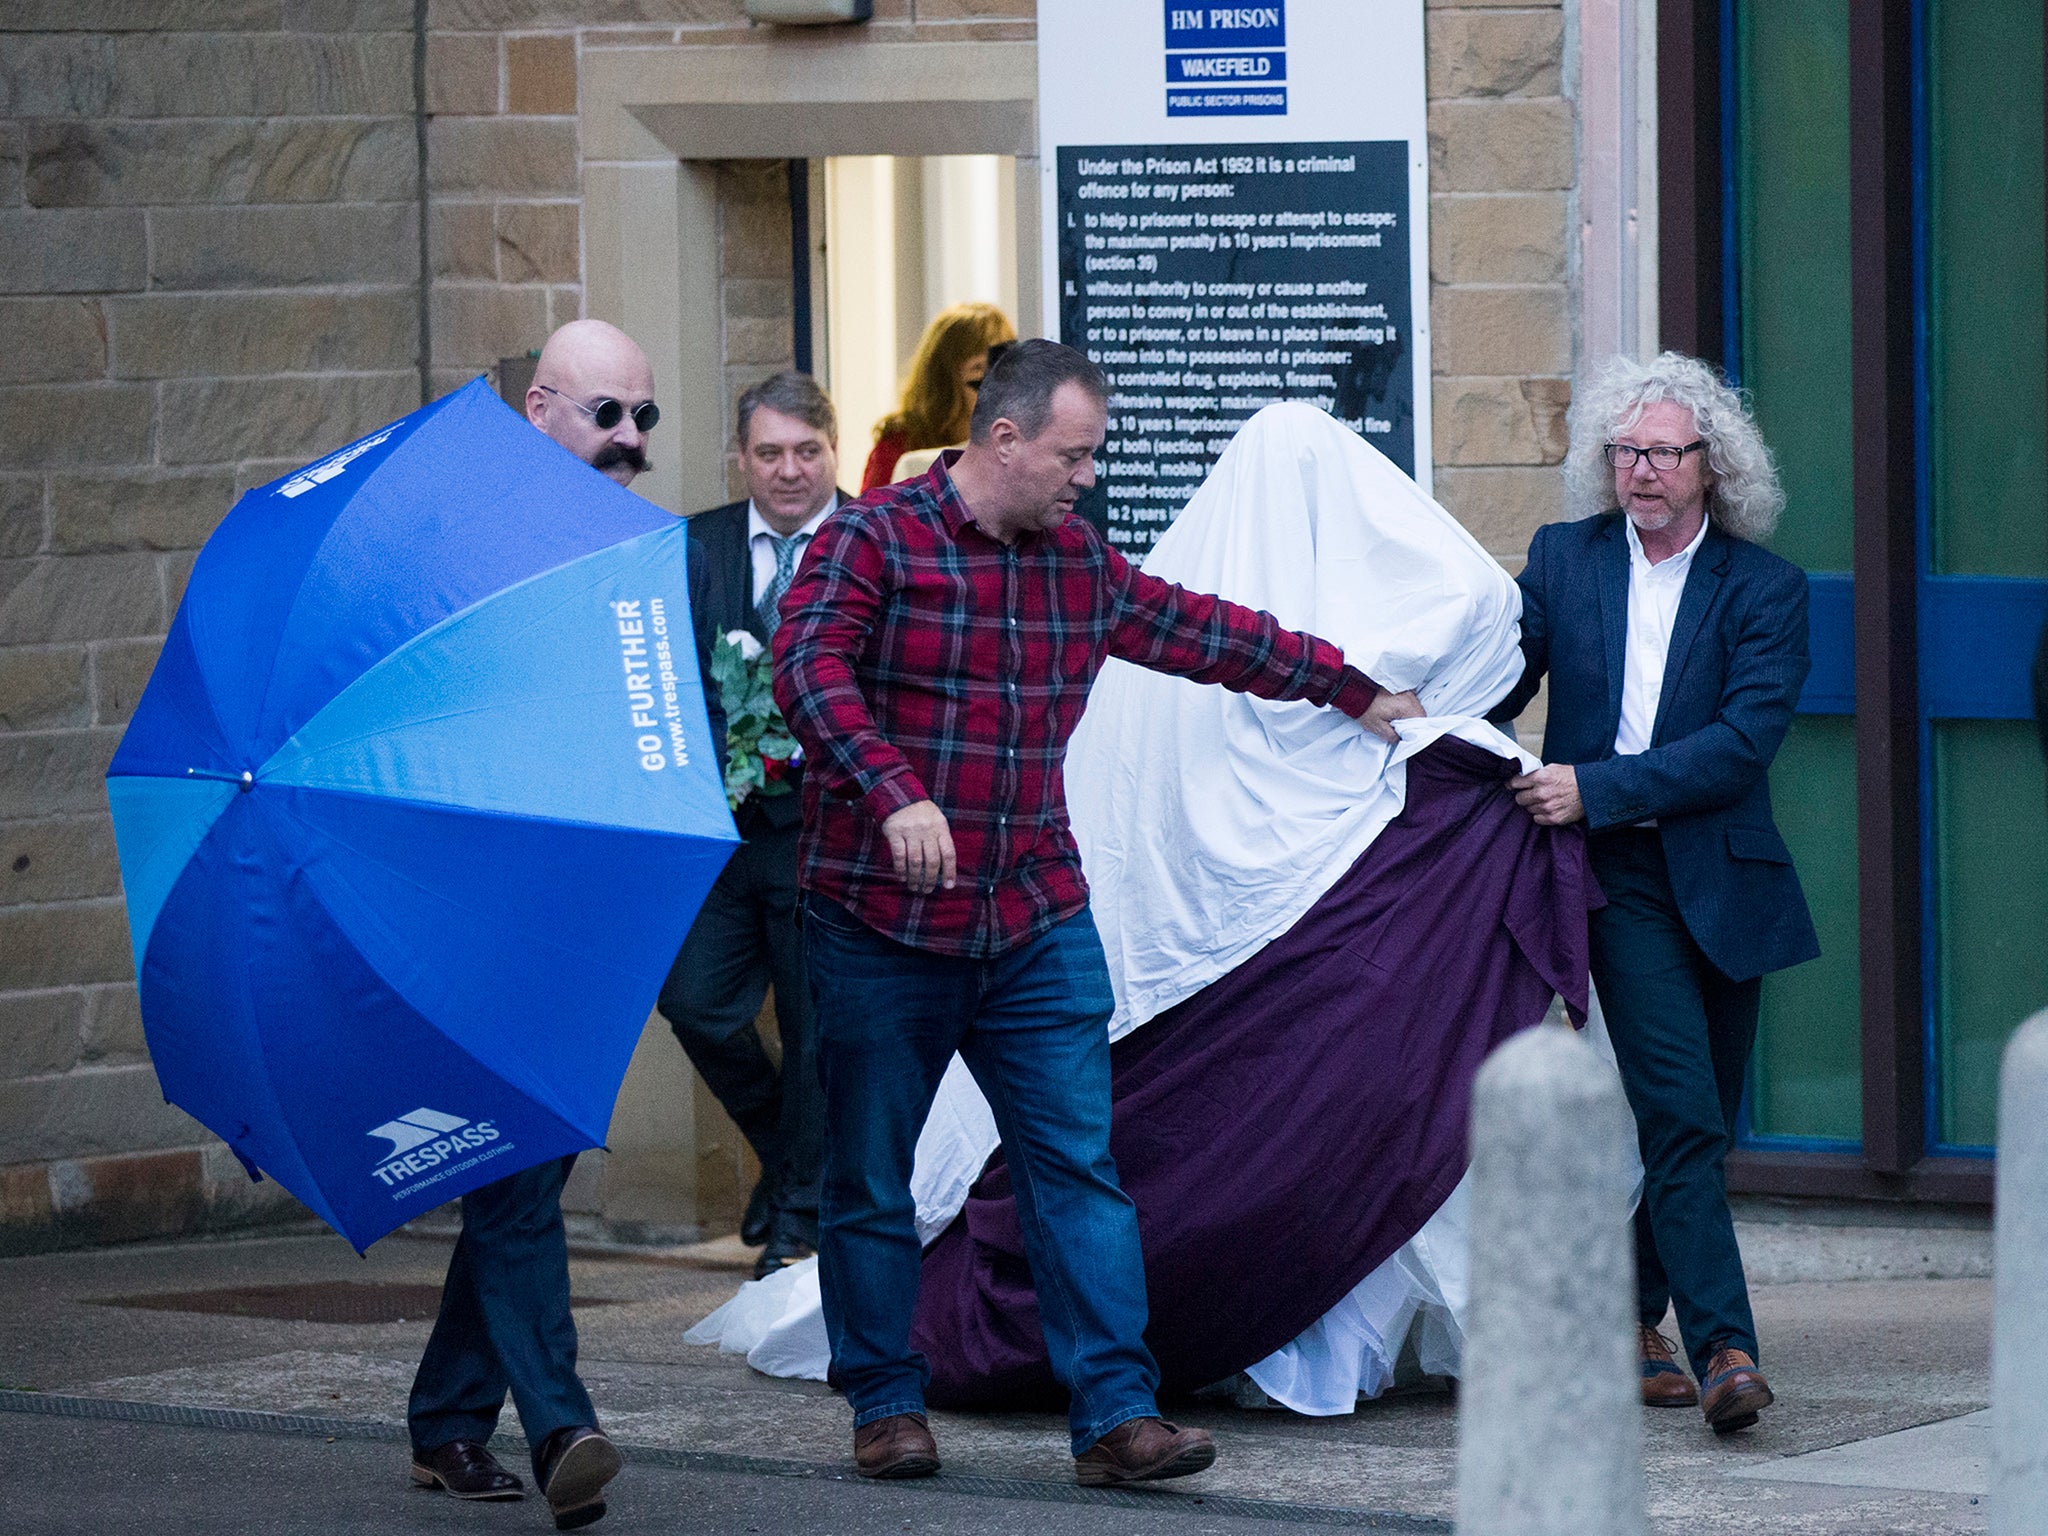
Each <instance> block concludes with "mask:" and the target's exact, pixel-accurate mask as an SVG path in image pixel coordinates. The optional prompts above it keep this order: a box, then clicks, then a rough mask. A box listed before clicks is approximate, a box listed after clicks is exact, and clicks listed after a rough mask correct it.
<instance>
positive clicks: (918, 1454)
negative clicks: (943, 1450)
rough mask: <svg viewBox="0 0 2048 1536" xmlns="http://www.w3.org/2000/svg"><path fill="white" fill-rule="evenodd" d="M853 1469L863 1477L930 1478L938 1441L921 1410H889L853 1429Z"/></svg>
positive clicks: (937, 1451)
mask: <svg viewBox="0 0 2048 1536" xmlns="http://www.w3.org/2000/svg"><path fill="white" fill-rule="evenodd" d="M853 1469H854V1471H856V1472H858V1473H859V1474H860V1475H861V1476H862V1477H877V1478H889V1479H897V1478H906V1477H930V1476H931V1475H932V1474H933V1473H934V1472H936V1471H938V1470H939V1447H938V1442H937V1441H935V1440H933V1439H932V1431H931V1426H930V1425H928V1424H926V1423H925V1421H924V1415H923V1414H921V1413H892V1414H890V1415H889V1417H888V1418H886V1419H876V1420H875V1421H874V1422H873V1423H872V1424H863V1425H861V1426H860V1428H858V1429H856V1430H855V1431H854V1432H853Z"/></svg>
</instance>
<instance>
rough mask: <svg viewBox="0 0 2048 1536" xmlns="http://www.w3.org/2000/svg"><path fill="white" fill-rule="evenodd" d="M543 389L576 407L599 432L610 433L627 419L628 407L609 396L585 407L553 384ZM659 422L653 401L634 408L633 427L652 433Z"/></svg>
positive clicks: (546, 385) (659, 418)
mask: <svg viewBox="0 0 2048 1536" xmlns="http://www.w3.org/2000/svg"><path fill="white" fill-rule="evenodd" d="M541 388H542V389H544V390H546V391H547V392H548V393H549V394H551V395H555V396H557V397H559V398H560V399H563V400H566V401H568V402H569V403H570V404H571V405H573V406H575V407H576V409H577V410H579V411H581V412H582V413H583V414H584V415H586V416H588V417H589V418H590V419H591V420H592V421H593V422H595V423H596V424H597V430H598V431H600V432H609V431H611V429H612V428H613V427H616V426H617V425H618V424H619V423H620V422H622V421H624V420H625V419H626V407H625V406H624V405H623V404H621V403H620V402H619V401H617V400H614V399H612V398H611V396H609V395H607V396H605V398H604V399H602V400H600V401H598V402H597V404H596V405H585V404H584V403H583V402H582V401H581V400H578V399H577V398H576V397H575V396H574V395H565V394H563V393H562V392H561V391H560V390H559V389H556V388H555V387H554V386H553V385H552V384H543V385H541ZM659 420H661V410H660V407H658V406H657V405H655V403H654V402H653V401H652V400H642V401H641V402H640V403H639V404H638V405H636V406H634V407H633V425H634V426H636V427H638V428H639V429H640V430H641V431H642V432H652V431H653V430H654V424H655V423H656V422H657V421H659Z"/></svg>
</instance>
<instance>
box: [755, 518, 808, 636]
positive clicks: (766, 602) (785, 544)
mask: <svg viewBox="0 0 2048 1536" xmlns="http://www.w3.org/2000/svg"><path fill="white" fill-rule="evenodd" d="M768 537H769V539H770V540H771V541H773V543H774V545H775V575H774V576H773V577H772V578H771V579H770V580H769V582H768V590H767V591H766V592H763V593H762V594H761V601H759V602H758V603H756V604H754V612H755V614H756V615H757V616H758V617H759V618H760V620H761V627H762V628H763V629H765V630H767V631H768V638H769V639H771V640H773V639H774V638H775V631H776V630H777V629H779V628H780V627H781V625H782V614H781V613H780V611H779V609H780V605H781V603H782V594H783V593H785V592H787V591H788V590H789V584H790V582H791V581H792V580H794V579H795V577H796V561H797V556H798V555H799V554H801V553H802V535H800V534H794V533H792V534H790V535H789V536H788V537H786V538H785V537H784V536H783V535H781V534H779V533H771V534H769V535H768Z"/></svg>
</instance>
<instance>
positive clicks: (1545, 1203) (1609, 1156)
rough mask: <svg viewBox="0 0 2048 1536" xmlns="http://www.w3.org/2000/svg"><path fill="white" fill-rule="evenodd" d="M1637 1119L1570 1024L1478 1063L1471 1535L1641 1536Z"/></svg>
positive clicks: (1462, 1496)
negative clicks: (1632, 1226) (1634, 1224)
mask: <svg viewBox="0 0 2048 1536" xmlns="http://www.w3.org/2000/svg"><path fill="white" fill-rule="evenodd" d="M1633 1125H1634V1122H1633V1121H1632V1120H1631V1119H1630V1117H1629V1111H1628V1103H1627V1101H1626V1100H1625V1099H1624V1098H1623V1096H1622V1091H1621V1083H1620V1080H1619V1079H1618V1078H1616V1077H1615V1075H1614V1073H1613V1072H1612V1070H1610V1069H1607V1068H1605V1067H1604V1066H1603V1064H1602V1063H1601V1062H1600V1061H1599V1059H1598V1058H1597V1057H1596V1056H1595V1055H1594V1053H1593V1050H1592V1048H1591V1047H1590V1046H1588V1045H1587V1044H1586V1043H1585V1042H1584V1041H1583V1040H1580V1039H1579V1038H1578V1037H1577V1036H1576V1035H1575V1034H1573V1033H1572V1031H1571V1030H1570V1029H1569V1028H1560V1027H1558V1026H1556V1025H1552V1024H1545V1025H1542V1026H1540V1027H1538V1028H1536V1029H1529V1030H1524V1031H1523V1032H1522V1033H1521V1034H1519V1035H1517V1036H1515V1037H1514V1038H1513V1039H1512V1040H1509V1041H1508V1042H1507V1043H1506V1044H1505V1045H1503V1046H1501V1048H1500V1049H1499V1050H1497V1051H1495V1052H1494V1053H1493V1055H1492V1056H1491V1057H1489V1058H1488V1059H1487V1062H1486V1065H1485V1066H1484V1067H1482V1068H1480V1071H1479V1079H1478V1082H1477V1083H1476V1084H1475V1085H1474V1088H1473V1095H1472V1305H1471V1313H1470V1323H1469V1325H1468V1327H1467V1329H1466V1335H1465V1368H1464V1374H1463V1377H1462V1379H1461V1381H1460V1383H1459V1389H1458V1393H1459V1395H1458V1532H1459V1536H1641V1533H1642V1531H1643V1528H1644V1501H1643V1444H1642V1441H1643V1423H1642V1401H1641V1396H1640V1389H1639V1388H1638V1386H1637V1385H1636V1351H1635V1329H1634V1321H1633V1314H1634V1311H1635V1266H1634V1259H1633V1255H1632V1252H1631V1249H1630V1246H1629V1241H1628V1232H1629V1224H1628V1198H1629V1190H1630V1187H1631V1175H1630V1171H1629V1170H1630V1166H1631V1165H1630V1160H1629V1154H1630V1152H1631V1145H1630V1143H1631V1139H1632V1137H1633V1134H1634V1132H1633Z"/></svg>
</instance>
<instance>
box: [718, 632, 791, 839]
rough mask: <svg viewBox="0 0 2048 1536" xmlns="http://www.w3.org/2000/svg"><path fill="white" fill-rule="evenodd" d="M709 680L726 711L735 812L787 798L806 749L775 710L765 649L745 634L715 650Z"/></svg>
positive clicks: (728, 637)
mask: <svg viewBox="0 0 2048 1536" xmlns="http://www.w3.org/2000/svg"><path fill="white" fill-rule="evenodd" d="M711 680H712V681H713V682H714V683H716V684H717V685H718V699H719V702H720V703H721V704H722V705H723V706H724V708H725V799H726V803H727V804H728V805H730V806H731V807H732V808H733V809H734V810H735V811H737V810H738V809H739V808H740V805H741V803H742V802H743V801H745V799H746V798H747V796H749V795H759V796H761V797H762V798H763V799H767V798H771V797H773V796H775V795H786V794H788V793H789V792H790V791H791V790H792V789H794V788H795V787H796V786H795V785H794V784H792V783H791V782H790V780H789V770H790V768H791V767H792V766H794V765H795V764H797V763H800V762H802V761H803V756H804V753H803V748H802V747H800V746H798V745H797V742H796V738H795V737H794V736H792V735H790V734H789V725H788V723H787V722H785V721H784V720H783V718H782V711H781V710H779V709H777V708H776V707H775V691H774V687H773V685H772V681H771V673H770V666H769V658H768V650H767V647H765V646H764V645H762V644H761V642H760V641H759V640H757V639H756V638H755V637H754V636H753V635H752V634H751V633H750V632H748V631H747V630H744V629H734V630H728V631H727V632H726V633H725V634H722V635H720V636H719V637H718V640H717V643H716V644H714V645H713V646H712V647H711Z"/></svg>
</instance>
